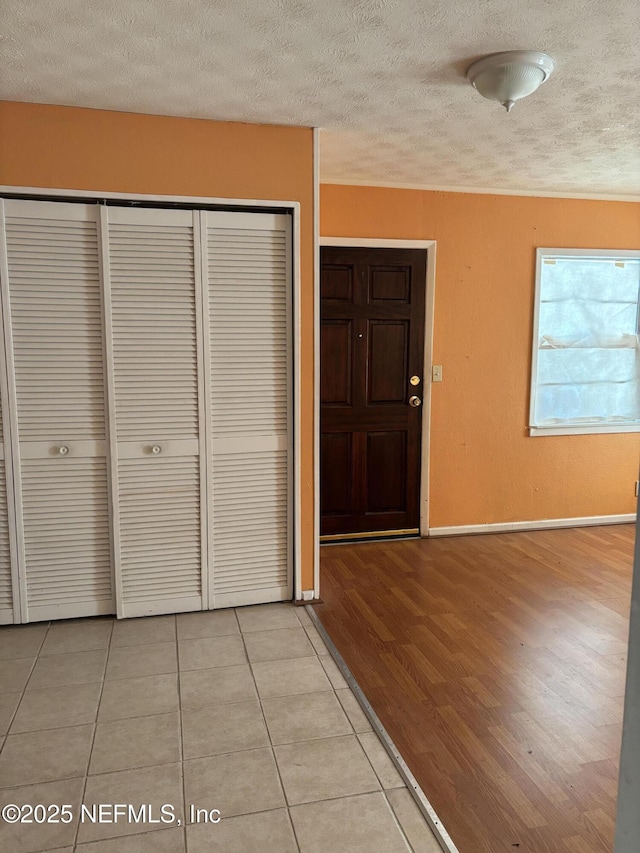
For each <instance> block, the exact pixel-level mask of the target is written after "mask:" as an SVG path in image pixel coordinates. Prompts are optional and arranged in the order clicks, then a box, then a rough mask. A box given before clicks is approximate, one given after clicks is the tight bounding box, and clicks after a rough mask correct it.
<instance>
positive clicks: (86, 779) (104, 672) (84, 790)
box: [47, 618, 115, 850]
mask: <svg viewBox="0 0 640 853" xmlns="http://www.w3.org/2000/svg"><path fill="white" fill-rule="evenodd" d="M49 624H51V623H49ZM114 625H115V620H114V619H113V618H112V620H111V631H110V632H109V642H108V644H107V655H106V657H105V660H104V669H103V670H102V682H101V685H100V695H99V696H98V704H97V705H96V716H95V720H94V723H93V737H92V738H91V749H90V750H89V757H88V759H87V770H86V773H85V776H84V785H83V786H82V794H81V795H80V810H82V806H83V804H84V798H85V796H86V793H87V785H88V783H89V768H90V766H91V759H92V757H93V748H94V746H95V742H96V734H97V731H98V715H99V714H100V703H101V702H102V694H103V693H104V683H105V679H106V677H107V666H108V665H109V655H110V654H111V640H112V639H113V629H114ZM47 633H48V632H47ZM80 825H81V824H80V815H78V816H77V825H76V832H75V835H74V837H73V844H72V849H73V850H76V848H77V846H78V836H79V835H80Z"/></svg>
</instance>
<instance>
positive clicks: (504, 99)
mask: <svg viewBox="0 0 640 853" xmlns="http://www.w3.org/2000/svg"><path fill="white" fill-rule="evenodd" d="M554 67H555V62H554V61H553V59H552V58H551V57H550V56H547V54H546V53H540V52H539V51H537V50H508V51H506V52H505V53H492V54H491V55H490V56H485V57H484V59H479V60H478V61H477V62H474V63H473V65H472V66H471V67H470V68H469V70H468V71H467V80H468V81H469V82H470V83H471V85H472V86H474V87H475V88H476V89H477V90H478V92H480V94H481V95H482V97H483V98H488V99H489V100H490V101H499V102H500V103H501V104H502V106H503V107H504V108H505V109H506V111H507V112H510V111H511V108H512V107H513V105H514V104H515V102H516V101H519V100H520V98H526V97H527V95H531V94H532V93H533V92H535V90H536V89H537V88H538V86H541V85H542V84H543V83H544V81H545V80H547V79H548V78H549V77H550V76H551V72H552V71H553V69H554Z"/></svg>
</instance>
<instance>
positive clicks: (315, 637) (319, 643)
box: [304, 625, 329, 655]
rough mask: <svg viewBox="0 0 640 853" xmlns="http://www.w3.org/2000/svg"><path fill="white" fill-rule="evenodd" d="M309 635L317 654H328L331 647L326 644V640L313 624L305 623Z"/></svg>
mask: <svg viewBox="0 0 640 853" xmlns="http://www.w3.org/2000/svg"><path fill="white" fill-rule="evenodd" d="M304 630H305V631H306V634H307V637H308V638H309V639H310V640H311V645H312V646H313V648H314V649H315V650H316V654H317V655H328V654H329V649H328V648H327V647H326V646H325V644H324V640H323V639H322V637H321V636H320V634H319V633H318V631H317V630H316V629H315V628H314V626H313V625H305V629H304Z"/></svg>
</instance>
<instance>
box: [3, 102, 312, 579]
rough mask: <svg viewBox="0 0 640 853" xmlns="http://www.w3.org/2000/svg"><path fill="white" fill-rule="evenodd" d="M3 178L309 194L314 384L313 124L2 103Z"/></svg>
mask: <svg viewBox="0 0 640 853" xmlns="http://www.w3.org/2000/svg"><path fill="white" fill-rule="evenodd" d="M0 184H4V185H10V186H23V187H46V188H49V189H51V188H61V189H70V190H98V191H99V190H103V191H105V192H116V193H118V192H123V193H152V194H157V195H192V196H209V197H212V196H216V197H223V198H243V199H244V198H247V199H272V200H276V199H282V200H286V201H299V202H300V203H301V275H302V294H301V314H302V329H301V336H302V353H301V381H302V387H303V388H308V389H309V388H313V132H312V130H311V129H309V128H297V127H276V126H271V125H249V124H234V123H227V122H213V121H203V120H199V119H185V118H169V117H164V116H152V115H137V114H133V113H118V112H107V111H103V110H87V109H77V108H74V107H59V106H44V105H41V104H23V103H15V102H0ZM301 404H302V424H301V436H302V466H301V468H302V471H301V474H302V477H301V479H302V495H301V505H302V542H301V546H302V570H303V577H302V587H303V589H310V588H313V396H312V394H311V393H307V394H306V395H305V396H303V399H302V401H301Z"/></svg>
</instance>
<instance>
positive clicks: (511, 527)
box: [427, 512, 636, 536]
mask: <svg viewBox="0 0 640 853" xmlns="http://www.w3.org/2000/svg"><path fill="white" fill-rule="evenodd" d="M635 520H636V514H635V513H634V512H629V513H626V514H625V515H590V516H583V517H580V518H542V519H540V520H539V521H504V522H497V523H495V524H461V525H458V526H454V527H430V528H429V532H428V534H427V535H428V536H468V535H470V534H473V533H515V532H517V531H518V530H553V529H555V528H560V527H595V526H596V525H599V524H633V522H635Z"/></svg>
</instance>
